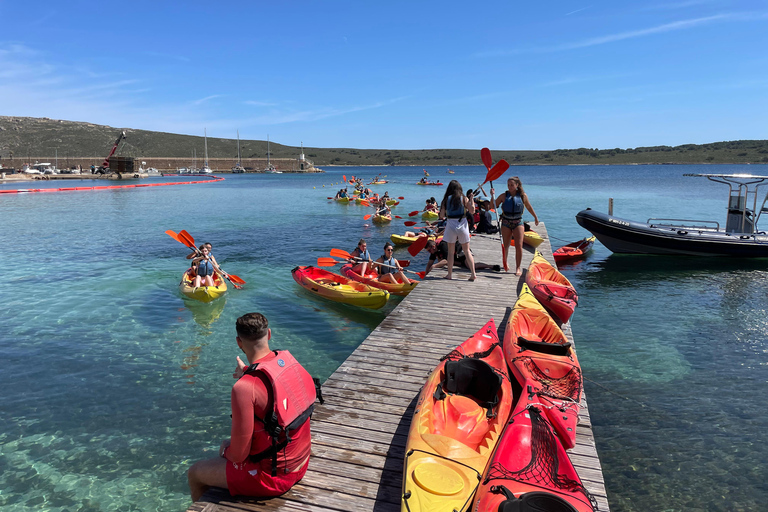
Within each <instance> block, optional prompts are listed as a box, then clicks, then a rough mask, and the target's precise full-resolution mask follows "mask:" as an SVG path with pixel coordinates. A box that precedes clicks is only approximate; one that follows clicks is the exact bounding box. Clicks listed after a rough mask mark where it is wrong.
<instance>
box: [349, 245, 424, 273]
mask: <svg viewBox="0 0 768 512" xmlns="http://www.w3.org/2000/svg"><path fill="white" fill-rule="evenodd" d="M394 253H395V246H394V245H392V244H391V243H390V242H386V243H385V244H384V254H382V255H381V256H380V257H379V258H378V259H376V260H375V261H374V260H373V258H372V257H371V253H370V252H369V251H368V242H366V240H365V239H364V238H361V239H360V241H359V242H357V246H356V247H355V248H354V250H353V251H352V252H351V253H350V254H351V255H352V258H350V260H349V261H350V263H352V264H354V267H353V268H352V269H353V270H354V272H355V273H356V274H359V275H361V276H365V275H367V274H368V273H369V272H370V270H371V269H373V270H375V271H376V272H378V280H379V281H382V282H385V283H393V284H394V283H409V282H410V280H409V279H408V278H407V277H406V276H405V273H403V268H402V267H401V266H400V262H398V261H397V258H395V255H394Z"/></svg>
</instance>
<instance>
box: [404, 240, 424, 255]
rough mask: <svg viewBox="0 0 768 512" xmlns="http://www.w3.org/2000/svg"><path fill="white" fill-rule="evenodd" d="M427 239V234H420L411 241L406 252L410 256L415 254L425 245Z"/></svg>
mask: <svg viewBox="0 0 768 512" xmlns="http://www.w3.org/2000/svg"><path fill="white" fill-rule="evenodd" d="M428 240H429V237H428V236H420V237H419V238H417V239H416V241H415V242H413V243H412V244H411V245H409V246H408V252H409V253H410V255H411V256H416V255H417V254H419V253H420V252H421V250H422V249H423V248H424V247H426V246H427V241H428Z"/></svg>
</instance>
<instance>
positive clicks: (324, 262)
mask: <svg viewBox="0 0 768 512" xmlns="http://www.w3.org/2000/svg"><path fill="white" fill-rule="evenodd" d="M347 254H349V253H347ZM350 258H351V259H355V260H359V259H360V258H355V257H353V256H350ZM339 263H346V261H339V260H335V259H333V258H317V266H318V267H332V266H334V265H338V264H339ZM376 265H379V266H382V267H389V268H397V267H395V266H394V265H385V264H384V263H376ZM400 270H402V271H403V272H409V273H411V274H416V275H417V276H419V277H420V278H422V279H424V278H425V277H426V275H427V273H426V272H415V271H413V270H406V269H404V268H401V269H400Z"/></svg>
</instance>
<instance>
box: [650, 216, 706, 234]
mask: <svg viewBox="0 0 768 512" xmlns="http://www.w3.org/2000/svg"><path fill="white" fill-rule="evenodd" d="M689 223H690V224H689ZM697 223H698V224H697ZM647 224H648V225H649V226H651V227H652V228H659V227H663V228H684V229H695V230H700V231H720V223H719V222H717V221H714V220H692V219H660V218H650V219H648V222H647ZM700 224H703V225H700Z"/></svg>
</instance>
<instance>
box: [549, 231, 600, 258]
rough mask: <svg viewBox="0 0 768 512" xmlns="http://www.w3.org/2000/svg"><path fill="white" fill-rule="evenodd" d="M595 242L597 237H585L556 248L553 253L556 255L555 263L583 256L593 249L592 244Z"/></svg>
mask: <svg viewBox="0 0 768 512" xmlns="http://www.w3.org/2000/svg"><path fill="white" fill-rule="evenodd" d="M594 243H595V237H594V236H592V237H589V238H584V239H582V240H579V241H578V242H572V243H570V244H568V245H564V246H562V247H561V248H559V249H558V250H556V251H555V252H554V253H552V255H553V256H554V257H555V263H558V264H559V263H563V262H566V261H571V260H576V259H579V258H583V257H584V256H585V255H586V254H587V253H588V252H589V251H591V250H592V245H594Z"/></svg>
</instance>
